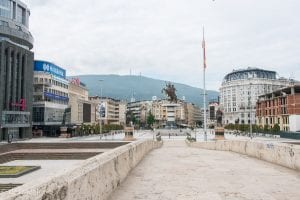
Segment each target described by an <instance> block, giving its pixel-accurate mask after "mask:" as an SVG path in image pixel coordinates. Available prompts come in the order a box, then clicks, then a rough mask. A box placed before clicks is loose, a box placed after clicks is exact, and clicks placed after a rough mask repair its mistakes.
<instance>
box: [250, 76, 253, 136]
mask: <svg viewBox="0 0 300 200" xmlns="http://www.w3.org/2000/svg"><path fill="white" fill-rule="evenodd" d="M249 85H250V89H249V90H250V95H249V106H250V108H249V109H250V137H251V139H252V138H253V135H252V102H251V100H252V99H251V97H252V87H251V86H252V83H251V82H250V83H249Z"/></svg>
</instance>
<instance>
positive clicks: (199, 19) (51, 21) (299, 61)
mask: <svg viewBox="0 0 300 200" xmlns="http://www.w3.org/2000/svg"><path fill="white" fill-rule="evenodd" d="M23 1H24V2H25V3H27V5H28V7H29V8H30V10H31V16H30V30H31V33H32V35H33V36H34V39H35V43H34V52H35V58H36V59H43V60H47V61H51V62H54V63H56V64H57V65H59V66H61V67H63V68H65V69H66V70H67V75H78V74H119V75H128V74H129V73H130V69H131V70H132V74H135V75H139V74H140V73H141V74H142V75H144V76H148V77H152V78H159V79H164V80H170V81H174V82H180V83H186V84H189V85H192V86H196V87H202V86H203V84H202V76H203V73H202V47H201V41H202V27H203V25H204V26H205V32H206V46H207V88H208V89H214V90H218V89H219V87H220V85H221V82H222V79H223V77H224V75H225V74H226V73H229V72H231V71H232V70H233V69H238V68H246V67H248V66H252V67H259V68H264V69H268V70H276V71H277V72H278V73H279V75H280V76H285V77H287V78H289V77H292V78H295V79H300V10H299V8H300V1H299V0H215V1H213V0H85V1H82V0H63V1H62V0H23Z"/></svg>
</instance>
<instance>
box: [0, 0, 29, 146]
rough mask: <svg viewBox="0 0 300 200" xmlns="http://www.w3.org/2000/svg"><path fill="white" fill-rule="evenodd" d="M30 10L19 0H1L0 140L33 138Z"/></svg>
mask: <svg viewBox="0 0 300 200" xmlns="http://www.w3.org/2000/svg"><path fill="white" fill-rule="evenodd" d="M29 16H30V11H29V9H28V8H27V6H26V5H25V4H24V3H22V2H21V1H19V0H1V1H0V61H1V62H0V63H1V64H0V91H1V95H0V141H2V140H7V138H8V135H10V136H13V138H14V139H18V138H31V137H32V131H31V116H32V79H33V57H34V55H33V52H32V51H31V49H32V48H33V37H32V35H31V33H30V32H29Z"/></svg>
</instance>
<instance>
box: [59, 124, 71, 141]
mask: <svg viewBox="0 0 300 200" xmlns="http://www.w3.org/2000/svg"><path fill="white" fill-rule="evenodd" d="M67 130H68V128H67V127H65V126H62V127H60V136H59V137H60V138H70V137H71V134H70V133H68V132H67Z"/></svg>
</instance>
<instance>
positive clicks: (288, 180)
mask: <svg viewBox="0 0 300 200" xmlns="http://www.w3.org/2000/svg"><path fill="white" fill-rule="evenodd" d="M299 186H300V173H298V172H296V171H293V170H290V169H287V168H284V167H280V166H277V165H274V164H270V163H267V162H264V161H260V160H258V159H254V158H250V157H248V156H245V155H240V154H237V153H232V152H222V151H210V150H204V149H197V148H189V147H187V146H186V145H185V142H184V141H165V143H164V146H163V147H162V148H160V149H156V150H153V151H152V152H150V153H149V154H148V155H147V156H146V157H145V158H144V160H142V162H141V163H140V164H139V165H138V166H137V167H136V168H135V169H134V170H133V171H132V172H131V174H130V175H129V177H128V178H127V179H126V180H125V181H124V182H123V183H121V185H120V187H119V188H118V189H117V190H116V191H115V192H114V193H113V194H112V196H111V198H110V199H111V200H128V199H147V200H161V199H163V200H171V199H172V200H174V199H178V200H179V199H180V200H190V199H193V200H199V199H209V200H214V199H216V200H229V199H230V200H250V199H253V200H254V199H255V200H259V199H264V200H265V199H266V200H299V199H300V189H299Z"/></svg>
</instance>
